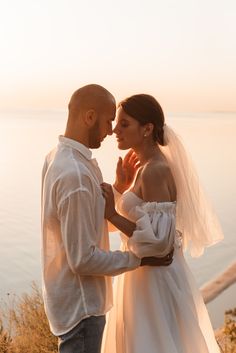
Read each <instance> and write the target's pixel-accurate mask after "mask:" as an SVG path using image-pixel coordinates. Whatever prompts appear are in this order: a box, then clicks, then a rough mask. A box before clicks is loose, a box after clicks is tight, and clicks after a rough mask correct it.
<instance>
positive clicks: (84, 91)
mask: <svg viewBox="0 0 236 353" xmlns="http://www.w3.org/2000/svg"><path fill="white" fill-rule="evenodd" d="M115 113H116V102H115V99H114V97H113V96H112V94H111V93H110V92H108V91H107V90H106V89H105V88H103V87H101V86H99V85H95V84H91V85H87V86H84V87H82V88H80V89H78V90H77V91H76V92H74V94H73V95H72V97H71V100H70V103H69V114H68V121H67V126H66V130H65V134H64V136H60V137H59V143H58V145H57V147H56V148H55V149H54V150H53V151H52V152H50V153H49V154H48V155H47V157H46V159H45V163H44V167H43V176H42V262H43V298H44V305H45V311H46V314H47V318H48V321H49V324H50V328H51V331H52V333H53V334H54V335H56V336H57V337H58V338H59V352H60V353H82V352H83V353H99V352H100V347H101V340H102V334H103V329H104V325H105V314H106V313H107V311H108V310H109V309H110V308H111V306H112V276H114V275H118V274H120V273H122V272H125V271H131V270H133V269H135V268H137V267H138V266H143V265H155V266H161V265H168V264H170V263H171V261H172V259H170V260H167V259H166V258H164V259H154V258H144V259H142V260H141V261H140V259H138V258H137V257H136V256H135V255H134V254H132V253H131V252H121V251H114V252H112V251H110V250H109V239H108V231H107V222H106V220H105V219H104V207H105V201H104V198H103V196H102V192H101V187H100V184H101V183H102V182H103V180H102V174H101V171H100V169H99V167H98V165H97V162H96V160H95V159H93V158H92V153H91V151H90V148H91V149H93V148H99V147H100V145H101V142H102V141H103V140H104V138H105V137H106V136H107V135H111V134H112V122H113V120H114V118H115Z"/></svg>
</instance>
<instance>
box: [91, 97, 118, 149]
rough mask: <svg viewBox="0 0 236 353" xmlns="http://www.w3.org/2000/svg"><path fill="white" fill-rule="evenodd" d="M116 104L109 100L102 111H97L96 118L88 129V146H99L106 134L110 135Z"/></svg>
mask: <svg viewBox="0 0 236 353" xmlns="http://www.w3.org/2000/svg"><path fill="white" fill-rule="evenodd" d="M115 114H116V106H115V103H114V102H109V103H108V104H107V105H106V107H105V108H104V109H102V111H100V112H98V116H97V120H96V123H95V124H94V126H93V127H92V128H91V129H90V131H89V147H90V148H99V147H100V146H101V142H102V141H103V140H104V139H105V137H106V136H107V135H112V122H113V121H114V119H115Z"/></svg>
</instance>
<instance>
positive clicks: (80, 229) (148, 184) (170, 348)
mask: <svg viewBox="0 0 236 353" xmlns="http://www.w3.org/2000/svg"><path fill="white" fill-rule="evenodd" d="M114 120H115V127H114V129H113V128H112V124H113V121H114ZM112 133H114V134H115V135H116V137H117V143H118V148H119V149H121V150H128V153H127V154H126V156H125V157H124V159H123V160H122V159H121V158H120V159H119V161H118V163H117V170H116V180H115V182H114V185H113V186H111V185H109V184H107V183H104V182H103V179H102V174H101V171H100V169H99V166H98V164H97V162H96V160H95V159H93V158H92V152H91V150H90V149H93V148H99V147H100V145H101V142H102V141H103V139H104V138H105V137H106V136H107V135H111V134H112ZM114 148H116V147H115V146H114ZM111 158H112V151H111ZM107 162H108V163H109V161H107ZM109 230H110V231H112V230H120V232H121V244H122V245H121V250H120V251H110V248H109V233H108V231H109ZM42 233H43V235H42V259H43V298H44V305H45V311H46V314H47V318H48V321H49V324H50V328H51V331H52V333H53V334H54V335H56V336H57V337H58V342H59V343H58V350H59V352H60V353H100V352H101V353H144V352H147V353H218V352H219V348H218V345H217V343H216V341H215V338H214V332H213V329H212V326H211V323H210V320H209V317H208V313H207V310H206V307H205V305H204V303H203V299H202V297H201V295H200V292H199V290H198V289H197V286H196V284H195V282H194V279H193V276H192V274H191V272H190V270H189V268H188V266H187V264H186V262H185V259H184V256H183V250H185V249H186V248H189V250H190V252H191V254H192V255H193V256H199V255H201V254H202V252H203V250H204V247H206V246H209V245H212V244H214V243H216V242H217V241H219V240H220V239H221V238H222V233H221V230H220V226H219V225H218V223H217V220H216V218H215V217H214V214H213V213H212V212H211V210H210V208H209V207H208V205H207V203H206V200H205V198H204V195H203V193H202V191H201V189H200V187H199V183H198V179H197V176H196V175H195V174H194V170H193V166H192V165H191V162H190V160H189V158H188V156H187V154H186V151H185V150H184V147H183V145H182V143H181V141H180V140H179V138H178V137H177V136H176V134H175V133H174V132H173V130H172V129H171V128H170V127H169V126H168V125H166V123H165V117H164V114H163V111H162V108H161V106H160V104H159V103H158V102H157V100H156V99H155V98H154V97H152V96H150V95H147V94H137V95H134V96H131V97H129V98H126V99H124V100H123V101H122V102H120V103H119V104H118V107H117V109H116V101H115V98H114V97H113V95H112V94H111V93H110V92H108V91H107V90H106V89H105V88H103V87H101V86H99V85H95V84H91V85H87V86H84V87H82V88H80V89H78V90H77V91H76V92H74V94H73V95H72V97H71V100H70V102H69V114H68V121H67V125H66V130H65V134H64V135H63V136H60V137H59V143H58V146H57V147H56V148H55V149H54V150H53V151H52V152H50V153H49V154H48V155H47V157H46V159H45V164H44V168H43V180H42ZM112 276H115V281H114V290H113V289H112ZM106 314H107V317H106ZM105 317H106V319H105ZM105 322H106V325H105ZM104 328H105V330H104Z"/></svg>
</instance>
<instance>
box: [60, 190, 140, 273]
mask: <svg viewBox="0 0 236 353" xmlns="http://www.w3.org/2000/svg"><path fill="white" fill-rule="evenodd" d="M58 212H59V218H60V225H61V236H62V241H63V246H64V247H65V253H66V256H67V261H68V264H69V266H70V268H71V271H72V272H74V273H76V274H79V275H88V276H89V275H96V276H99V275H101V276H104V275H109V276H113V275H117V274H120V273H123V272H126V271H129V270H132V269H135V268H137V267H138V266H139V265H140V259H138V258H137V257H136V256H135V255H134V254H132V253H131V252H122V251H106V250H104V249H101V248H100V246H99V239H100V237H101V235H100V234H99V232H100V231H101V229H96V228H95V224H96V222H95V217H96V214H95V212H94V201H93V197H92V195H91V193H90V192H89V191H88V190H87V189H86V188H83V187H82V188H79V189H77V190H76V191H74V192H72V193H70V194H69V195H68V196H67V197H66V198H65V199H64V200H63V201H62V202H61V203H60V206H59V209H58Z"/></svg>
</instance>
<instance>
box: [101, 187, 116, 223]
mask: <svg viewBox="0 0 236 353" xmlns="http://www.w3.org/2000/svg"><path fill="white" fill-rule="evenodd" d="M101 188H102V194H103V196H104V198H105V200H106V205H105V214H104V217H105V218H106V219H107V220H111V218H112V217H113V216H115V215H116V214H117V212H116V209H115V200H114V194H113V190H112V186H111V185H110V184H107V183H102V184H101Z"/></svg>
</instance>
